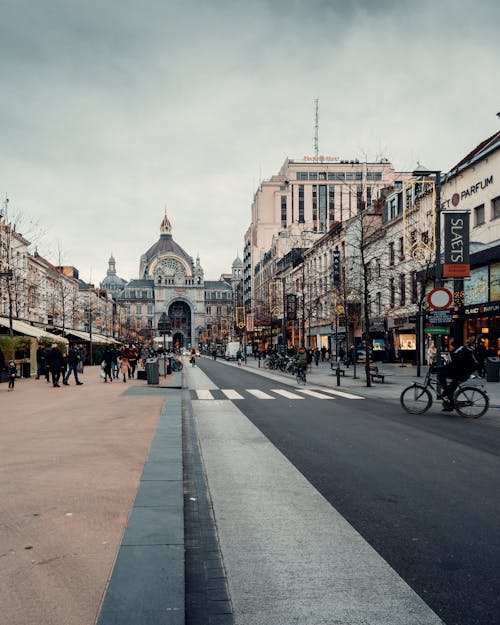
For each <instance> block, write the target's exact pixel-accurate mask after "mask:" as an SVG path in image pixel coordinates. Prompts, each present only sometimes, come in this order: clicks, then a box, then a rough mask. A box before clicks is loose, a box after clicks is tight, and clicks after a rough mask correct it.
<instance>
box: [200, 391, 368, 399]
mask: <svg viewBox="0 0 500 625" xmlns="http://www.w3.org/2000/svg"><path fill="white" fill-rule="evenodd" d="M217 390H218V389H211V390H208V389H197V390H195V393H196V398H197V399H203V400H214V399H215V397H214V393H216V392H217ZM243 391H245V392H246V393H250V395H253V396H254V397H256V398H257V399H279V397H273V396H272V395H270V394H269V393H265V392H264V391H261V390H260V389H257V388H247V389H243V390H241V391H240V392H238V391H235V390H234V389H232V388H221V389H220V392H221V393H222V394H223V395H224V398H225V399H229V400H237V399H245V397H244V395H242V394H241V393H243ZM269 392H270V393H275V394H276V395H279V396H280V397H284V398H285V399H293V400H295V399H305V397H304V395H308V396H309V397H314V398H315V399H336V397H335V396H336V395H337V396H339V397H344V398H345V399H364V398H363V397H361V396H360V395H353V394H352V393H346V392H345V391H337V390H334V389H329V388H316V389H311V388H298V389H297V390H296V391H294V392H292V391H289V390H287V389H284V388H272V389H270V391H269ZM325 393H326V394H325ZM332 395H333V397H332Z"/></svg>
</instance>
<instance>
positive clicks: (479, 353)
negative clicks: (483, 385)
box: [474, 337, 488, 378]
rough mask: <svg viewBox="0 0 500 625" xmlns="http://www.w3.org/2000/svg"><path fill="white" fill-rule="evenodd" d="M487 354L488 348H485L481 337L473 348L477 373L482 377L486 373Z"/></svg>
mask: <svg viewBox="0 0 500 625" xmlns="http://www.w3.org/2000/svg"><path fill="white" fill-rule="evenodd" d="M487 354H488V350H487V349H486V345H485V344H484V339H483V337H481V338H480V339H479V340H478V342H477V345H476V349H475V350H474V356H475V357H476V360H477V371H478V373H479V375H480V376H481V377H482V378H484V375H485V373H486V368H485V367H486V356H487Z"/></svg>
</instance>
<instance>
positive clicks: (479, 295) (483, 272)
mask: <svg viewBox="0 0 500 625" xmlns="http://www.w3.org/2000/svg"><path fill="white" fill-rule="evenodd" d="M487 301H488V267H479V268H478V269H473V270H472V271H471V272H470V278H465V279H464V305H465V306H469V305H470V304H483V303H484V302H487Z"/></svg>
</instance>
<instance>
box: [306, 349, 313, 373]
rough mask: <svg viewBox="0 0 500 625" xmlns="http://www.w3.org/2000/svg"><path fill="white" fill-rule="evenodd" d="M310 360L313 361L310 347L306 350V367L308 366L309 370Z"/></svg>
mask: <svg viewBox="0 0 500 625" xmlns="http://www.w3.org/2000/svg"><path fill="white" fill-rule="evenodd" d="M312 361H313V350H312V349H308V350H307V367H308V369H309V371H310V370H311V364H312Z"/></svg>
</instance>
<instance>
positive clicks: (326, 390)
mask: <svg viewBox="0 0 500 625" xmlns="http://www.w3.org/2000/svg"><path fill="white" fill-rule="evenodd" d="M317 390H318V391H321V392H322V393H331V394H332V395H338V396H339V397H345V398H346V399H364V397H361V395H353V394H352V393H346V392H345V391H337V390H334V389H333V388H321V389H317Z"/></svg>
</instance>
